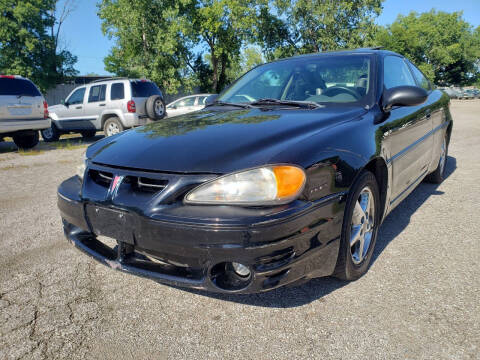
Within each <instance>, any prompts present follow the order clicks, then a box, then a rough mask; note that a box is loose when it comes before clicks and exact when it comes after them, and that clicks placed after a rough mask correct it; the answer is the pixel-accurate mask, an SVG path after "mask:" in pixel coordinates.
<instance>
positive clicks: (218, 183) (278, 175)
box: [185, 165, 306, 206]
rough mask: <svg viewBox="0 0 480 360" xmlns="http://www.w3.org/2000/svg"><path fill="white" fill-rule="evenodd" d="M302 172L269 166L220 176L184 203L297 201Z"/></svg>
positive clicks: (300, 187) (246, 204) (287, 167)
mask: <svg viewBox="0 0 480 360" xmlns="http://www.w3.org/2000/svg"><path fill="white" fill-rule="evenodd" d="M305 179H306V176H305V172H304V171H303V169H301V168H300V167H297V166H292V165H270V166H264V167H259V168H254V169H250V170H245V171H240V172H236V173H233V174H229V175H225V176H221V177H219V178H217V179H215V180H212V181H210V182H207V183H205V184H202V185H200V186H199V187H197V188H195V189H193V190H192V191H190V192H189V193H188V194H187V196H185V202H186V203H188V204H223V205H245V206H254V205H275V204H286V203H288V202H290V201H292V200H295V199H296V198H298V196H299V195H300V194H301V193H302V191H303V188H304V186H305Z"/></svg>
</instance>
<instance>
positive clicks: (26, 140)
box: [12, 131, 40, 150]
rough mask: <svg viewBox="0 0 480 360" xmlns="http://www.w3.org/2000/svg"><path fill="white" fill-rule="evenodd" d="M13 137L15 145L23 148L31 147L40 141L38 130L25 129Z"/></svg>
mask: <svg viewBox="0 0 480 360" xmlns="http://www.w3.org/2000/svg"><path fill="white" fill-rule="evenodd" d="M12 137H13V142H14V143H15V145H17V147H18V148H19V149H22V150H26V149H31V148H33V147H34V146H35V145H37V144H38V142H39V141H40V135H39V133H38V131H25V132H22V133H21V134H18V135H13V136H12Z"/></svg>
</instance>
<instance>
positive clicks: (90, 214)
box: [58, 49, 452, 293]
mask: <svg viewBox="0 0 480 360" xmlns="http://www.w3.org/2000/svg"><path fill="white" fill-rule="evenodd" d="M326 83H329V84H330V87H328V88H327V86H326ZM335 84H343V85H335ZM345 84H347V85H345ZM348 84H350V85H348ZM449 101H450V100H449V98H448V96H447V95H446V94H445V93H443V92H442V91H440V90H435V89H433V88H432V85H431V84H430V82H429V81H428V80H427V79H426V77H425V76H424V75H423V74H422V72H421V71H420V70H419V69H418V68H417V67H416V66H414V65H413V64H412V63H411V62H410V61H408V60H407V59H405V58H404V57H402V56H401V55H398V54H396V53H393V52H390V51H383V50H370V49H359V50H355V51H342V52H332V53H323V54H322V53H320V54H312V55H304V56H298V57H293V58H288V59H283V60H279V61H276V62H272V63H268V64H264V65H261V66H258V67H256V68H254V69H252V70H251V71H249V72H248V73H246V74H245V75H244V76H243V77H241V78H240V79H239V80H237V81H236V82H235V83H233V85H232V86H230V87H229V88H227V89H226V90H225V91H223V92H222V93H221V94H220V95H219V96H218V97H217V99H216V100H215V101H212V100H210V101H209V104H207V106H206V107H205V108H204V109H203V110H200V111H197V112H195V113H192V114H186V115H181V116H177V117H175V118H172V119H170V120H169V121H161V122H156V123H152V124H148V125H146V126H144V127H141V128H137V129H132V130H130V131H127V132H124V133H121V134H117V135H115V136H112V137H109V138H105V139H102V140H100V141H98V142H96V143H95V144H93V145H91V146H90V147H89V148H88V149H87V151H86V154H85V159H84V160H83V161H82V163H81V164H80V166H79V168H78V175H76V176H73V177H71V178H69V179H67V180H65V181H64V182H63V183H62V184H61V185H60V187H59V189H58V206H59V209H60V213H61V217H62V219H63V226H64V231H65V234H66V236H67V238H68V239H69V240H70V241H71V242H72V243H73V244H74V245H75V246H76V247H77V248H79V249H80V250H82V251H84V252H85V253H87V254H88V255H90V256H92V257H93V258H94V259H96V260H98V261H100V262H101V263H103V264H105V265H108V266H109V267H111V268H113V269H116V270H121V271H124V272H127V273H129V274H136V275H140V276H144V277H148V278H153V279H155V280H157V281H159V282H163V283H167V284H172V285H175V286H186V287H191V288H195V289H205V290H209V291H217V292H224V293H249V292H260V291H267V290H271V289H274V288H277V287H279V286H283V285H286V284H293V283H295V282H297V281H305V280H308V279H310V278H313V277H319V276H327V275H332V274H333V275H335V276H337V277H339V278H341V279H345V280H355V279H358V278H359V277H360V276H362V275H363V274H364V273H365V272H366V271H367V269H368V267H369V264H370V262H371V260H372V256H373V253H374V247H375V243H376V240H377V234H378V229H379V227H380V224H381V223H382V221H383V219H384V218H385V217H386V216H387V214H389V213H390V212H391V211H392V210H393V209H394V208H395V207H396V206H397V205H398V204H400V202H401V201H402V200H403V199H405V198H406V197H407V196H408V195H409V194H410V193H411V192H412V191H413V189H415V187H416V186H417V185H418V184H419V183H420V182H421V181H422V180H423V179H427V180H429V181H432V182H435V183H440V182H441V181H442V180H443V179H444V177H445V167H446V163H447V153H448V144H449V141H450V135H451V132H452V117H451V115H450V111H449ZM98 235H103V236H105V237H110V238H113V239H116V245H111V244H110V243H109V242H108V241H106V240H103V239H104V238H103V237H101V238H99V237H97V236H98Z"/></svg>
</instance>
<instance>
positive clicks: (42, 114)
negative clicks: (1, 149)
mask: <svg viewBox="0 0 480 360" xmlns="http://www.w3.org/2000/svg"><path fill="white" fill-rule="evenodd" d="M47 109H48V105H47V102H46V101H45V99H44V98H43V96H42V94H41V93H40V91H39V90H38V88H37V87H36V86H35V85H34V84H33V83H32V82H31V81H30V80H28V79H26V78H24V77H21V76H18V75H0V141H1V140H3V138H5V137H7V136H11V137H12V138H13V141H14V142H15V144H16V145H17V146H18V147H19V148H20V149H30V148H32V147H34V146H35V145H37V144H38V140H39V135H38V130H41V129H45V128H50V119H49V118H48V110H47Z"/></svg>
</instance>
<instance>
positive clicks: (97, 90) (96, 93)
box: [88, 85, 107, 103]
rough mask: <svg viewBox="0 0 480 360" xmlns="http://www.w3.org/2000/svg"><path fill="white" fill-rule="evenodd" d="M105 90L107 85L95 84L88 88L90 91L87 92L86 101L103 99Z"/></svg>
mask: <svg viewBox="0 0 480 360" xmlns="http://www.w3.org/2000/svg"><path fill="white" fill-rule="evenodd" d="M106 90H107V85H95V86H92V87H91V88H90V93H89V94H88V102H89V103H91V102H97V101H104V100H105V91H106Z"/></svg>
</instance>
